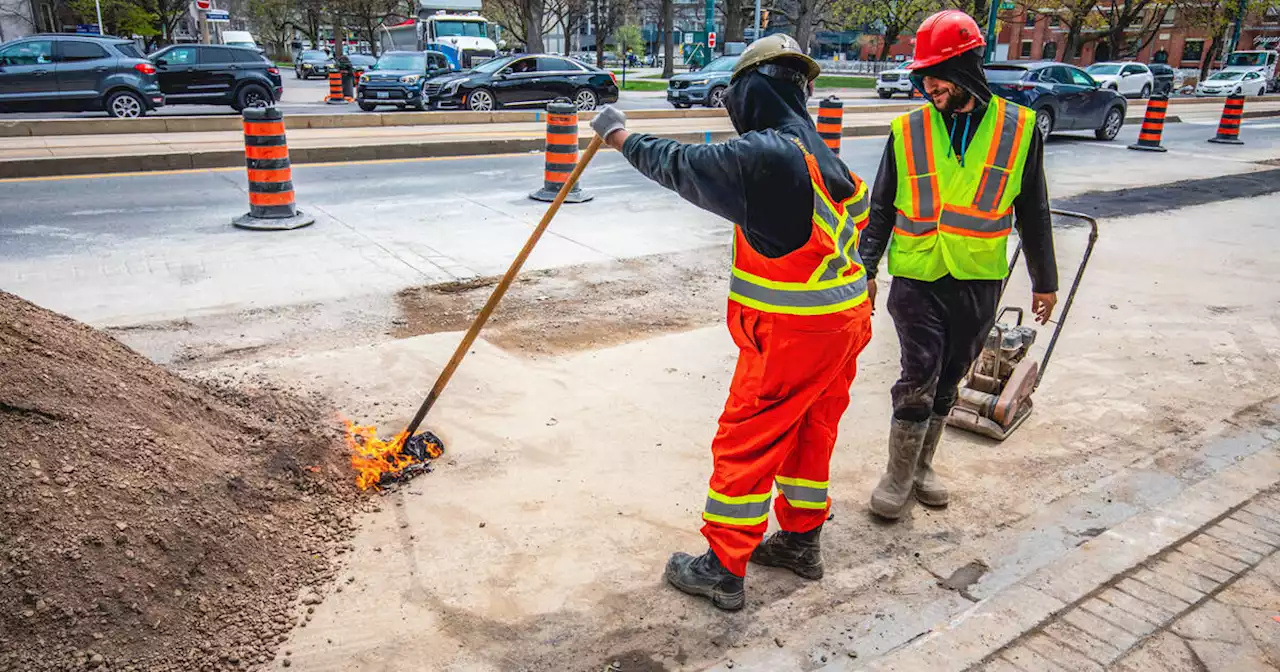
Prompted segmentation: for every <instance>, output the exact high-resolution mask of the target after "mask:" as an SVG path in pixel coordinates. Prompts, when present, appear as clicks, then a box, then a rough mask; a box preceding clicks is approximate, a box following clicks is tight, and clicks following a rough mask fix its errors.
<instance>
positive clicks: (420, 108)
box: [413, 100, 427, 112]
mask: <svg viewBox="0 0 1280 672" xmlns="http://www.w3.org/2000/svg"><path fill="white" fill-rule="evenodd" d="M413 109H414V111H415V112H426V111H427V101H425V100H419V101H418V102H416V103H414V104H413Z"/></svg>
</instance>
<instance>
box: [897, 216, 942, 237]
mask: <svg viewBox="0 0 1280 672" xmlns="http://www.w3.org/2000/svg"><path fill="white" fill-rule="evenodd" d="M893 226H894V228H897V229H902V230H903V231H905V232H907V233H909V234H911V235H913V236H923V235H924V234H926V233H931V232H932V231H933V230H934V229H936V228H938V223H937V222H935V221H933V220H929V221H925V222H917V221H916V220H914V219H911V218H910V217H908V216H906V215H904V214H902V213H901V212H899V213H898V217H897V219H895V220H894V222H893Z"/></svg>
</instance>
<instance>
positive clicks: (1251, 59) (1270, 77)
mask: <svg viewBox="0 0 1280 672" xmlns="http://www.w3.org/2000/svg"><path fill="white" fill-rule="evenodd" d="M1278 60H1280V53H1278V52H1276V51H1274V50H1262V49H1254V50H1245V51H1233V52H1231V53H1230V54H1228V55H1227V58H1226V60H1224V61H1223V63H1222V71H1223V72H1250V71H1252V72H1257V73H1259V74H1261V75H1262V77H1263V78H1264V79H1266V80H1267V90H1268V91H1275V90H1276V89H1277V88H1280V82H1277V80H1276V62H1277V61H1278Z"/></svg>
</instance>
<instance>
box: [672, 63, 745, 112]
mask: <svg viewBox="0 0 1280 672" xmlns="http://www.w3.org/2000/svg"><path fill="white" fill-rule="evenodd" d="M737 62H738V57H737V56H721V57H720V58H717V59H716V60H714V61H711V62H710V63H708V64H707V67H705V68H702V69H701V70H698V71H697V72H682V73H680V74H678V75H674V76H672V77H671V79H670V81H668V82H667V102H668V103H671V104H672V105H675V106H676V107H677V108H686V107H689V106H691V105H706V106H707V107H724V92H725V89H727V88H729V78H730V77H732V76H733V66H734V64H736V63H737Z"/></svg>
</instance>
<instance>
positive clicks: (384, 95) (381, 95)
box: [378, 91, 391, 98]
mask: <svg viewBox="0 0 1280 672" xmlns="http://www.w3.org/2000/svg"><path fill="white" fill-rule="evenodd" d="M378 97H379V98H390V97H391V92H390V91H379V92H378Z"/></svg>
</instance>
